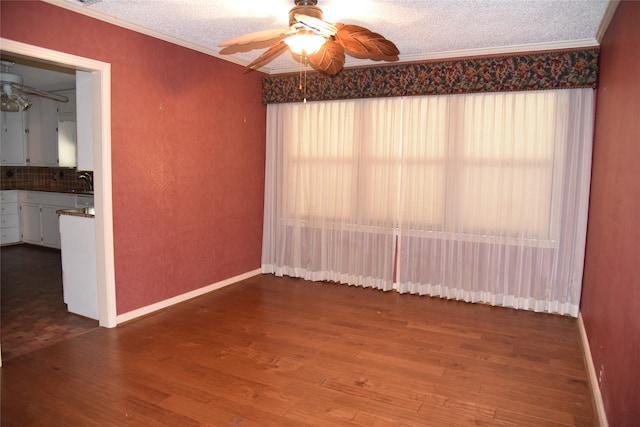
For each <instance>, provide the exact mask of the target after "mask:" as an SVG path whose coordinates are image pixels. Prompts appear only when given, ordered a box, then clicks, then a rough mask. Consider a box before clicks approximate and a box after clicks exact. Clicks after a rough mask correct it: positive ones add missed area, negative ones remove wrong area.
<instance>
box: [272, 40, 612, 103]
mask: <svg viewBox="0 0 640 427" xmlns="http://www.w3.org/2000/svg"><path fill="white" fill-rule="evenodd" d="M598 54H599V49H598V48H590V49H582V50H570V51H552V52H545V53H531V54H518V55H510V56H501V57H492V58H467V59H458V60H452V61H440V62H423V63H410V64H404V63H403V64H395V65H386V66H374V67H368V68H350V69H349V68H347V69H344V70H342V71H341V72H340V73H338V74H337V75H336V76H334V77H327V76H324V75H321V74H318V73H315V72H309V73H308V74H307V76H306V78H305V77H303V76H300V75H299V74H297V73H296V74H286V75H274V76H269V77H265V78H264V79H263V81H262V97H263V102H264V103H265V104H273V103H281V102H300V101H302V100H303V91H302V90H301V89H300V79H301V78H302V79H304V80H306V99H307V100H309V101H321V100H325V101H326V100H334V99H353V98H381V97H389V96H415V95H447V94H460V93H473V92H504V91H521V90H544V89H571V88H581V87H594V88H595V87H596V83H597V79H598Z"/></svg>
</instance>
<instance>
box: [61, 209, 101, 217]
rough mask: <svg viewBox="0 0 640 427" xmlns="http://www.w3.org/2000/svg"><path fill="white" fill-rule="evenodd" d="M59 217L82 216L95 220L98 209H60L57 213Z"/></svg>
mask: <svg viewBox="0 0 640 427" xmlns="http://www.w3.org/2000/svg"><path fill="white" fill-rule="evenodd" d="M56 213H57V214H58V215H71V216H81V217H85V218H95V216H96V208H93V207H92V208H75V209H60V210H59V211H56Z"/></svg>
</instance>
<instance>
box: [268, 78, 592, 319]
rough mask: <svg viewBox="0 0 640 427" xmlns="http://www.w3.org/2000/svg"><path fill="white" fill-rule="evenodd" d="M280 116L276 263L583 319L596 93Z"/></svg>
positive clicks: (402, 103)
mask: <svg viewBox="0 0 640 427" xmlns="http://www.w3.org/2000/svg"><path fill="white" fill-rule="evenodd" d="M267 111H268V115H267V122H268V124H267V168H266V181H265V223H264V241H263V262H262V265H263V271H264V272H275V273H276V274H289V275H294V276H297V277H304V278H307V279H310V280H333V281H336V282H341V283H349V284H355V285H362V286H373V287H378V288H381V289H385V290H388V289H391V288H393V287H394V286H395V287H396V288H397V289H398V290H399V291H400V292H411V293H419V294H428V295H432V296H441V297H446V298H454V299H461V300H465V301H483V302H487V303H490V304H496V305H505V306H510V307H516V308H525V309H534V310H536V311H549V312H559V313H563V314H567V313H569V314H571V315H574V316H575V315H577V310H578V303H579V298H580V283H581V278H582V268H583V261H584V258H583V255H584V240H585V235H586V212H587V207H588V190H589V176H590V158H591V154H590V153H591V136H592V130H593V121H592V119H593V90H591V89H572V90H558V91H531V92H512V93H482V94H470V95H451V96H428V97H408V98H384V99H367V100H349V101H332V102H317V103H316V102H311V103H306V104H274V105H269V106H268V110H267Z"/></svg>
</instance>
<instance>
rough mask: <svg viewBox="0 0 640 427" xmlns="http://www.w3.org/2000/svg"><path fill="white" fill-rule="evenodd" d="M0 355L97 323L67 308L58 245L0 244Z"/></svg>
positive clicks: (19, 351) (57, 339) (31, 347)
mask: <svg viewBox="0 0 640 427" xmlns="http://www.w3.org/2000/svg"><path fill="white" fill-rule="evenodd" d="M0 295H1V297H2V298H1V299H0V312H1V315H0V322H1V333H2V335H1V337H0V339H1V340H2V361H3V363H6V361H7V360H9V359H11V358H13V357H16V356H19V355H22V354H26V353H29V352H32V351H34V350H38V349H41V348H44V347H47V346H49V345H51V344H55V343H57V342H60V341H62V340H65V339H68V338H70V337H74V336H77V335H81V334H83V333H85V332H87V331H90V330H93V329H96V328H98V321H97V320H93V319H88V318H86V317H81V316H77V315H75V314H71V313H69V312H68V311H67V305H66V304H65V303H64V300H63V296H62V264H61V261H60V251H59V250H57V249H51V248H45V247H41V246H34V245H29V244H19V245H11V246H2V248H0Z"/></svg>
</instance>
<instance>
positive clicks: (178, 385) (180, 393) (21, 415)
mask: <svg viewBox="0 0 640 427" xmlns="http://www.w3.org/2000/svg"><path fill="white" fill-rule="evenodd" d="M0 375H1V382H2V385H1V387H2V389H1V391H2V408H1V409H2V415H1V417H2V418H1V421H2V426H3V427H6V426H28V425H47V426H57V425H65V426H80V425H83V426H84V425H87V426H106V425H114V426H116V425H117V426H120V425H125V424H126V425H134V426H135V425H140V426H142V425H144V426H149V425H168V426H191V425H213V426H468V425H482V426H593V425H595V417H594V411H593V408H592V404H591V399H590V394H589V389H588V385H587V376H586V370H585V367H584V362H583V357H582V350H581V347H580V342H579V333H578V328H577V322H576V320H575V319H572V318H568V317H561V316H555V315H546V314H536V313H531V312H523V311H516V310H511V309H504V308H497V307H489V306H485V305H474V304H466V303H461V302H454V301H446V300H441V299H435V298H428V297H418V296H410V295H399V294H397V293H395V292H387V293H384V292H381V291H375V290H371V289H363V288H356V287H348V286H344V285H337V284H328V283H310V282H305V281H303V280H300V279H292V278H277V277H275V276H271V275H261V276H256V277H254V278H250V279H248V280H245V281H243V282H239V283H237V284H234V285H231V286H229V287H226V288H223V289H220V290H218V291H215V292H212V293H210V294H207V295H204V296H202V297H199V298H196V299H193V300H190V301H187V302H185V303H182V304H179V305H177V306H174V307H172V308H170V309H167V310H164V311H162V312H160V313H156V314H153V315H150V316H148V317H146V318H143V319H139V320H136V321H133V322H131V323H129V324H127V325H123V326H119V327H117V328H115V329H103V328H100V329H97V330H95V331H91V332H87V333H85V334H83V335H81V336H78V337H74V338H71V339H69V340H66V341H64V342H61V343H58V344H55V345H52V346H49V347H47V348H45V349H42V350H38V351H35V352H32V353H30V354H27V355H24V356H19V357H15V358H13V359H11V360H9V361H7V362H6V363H5V365H4V366H3V367H2V368H0Z"/></svg>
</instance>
